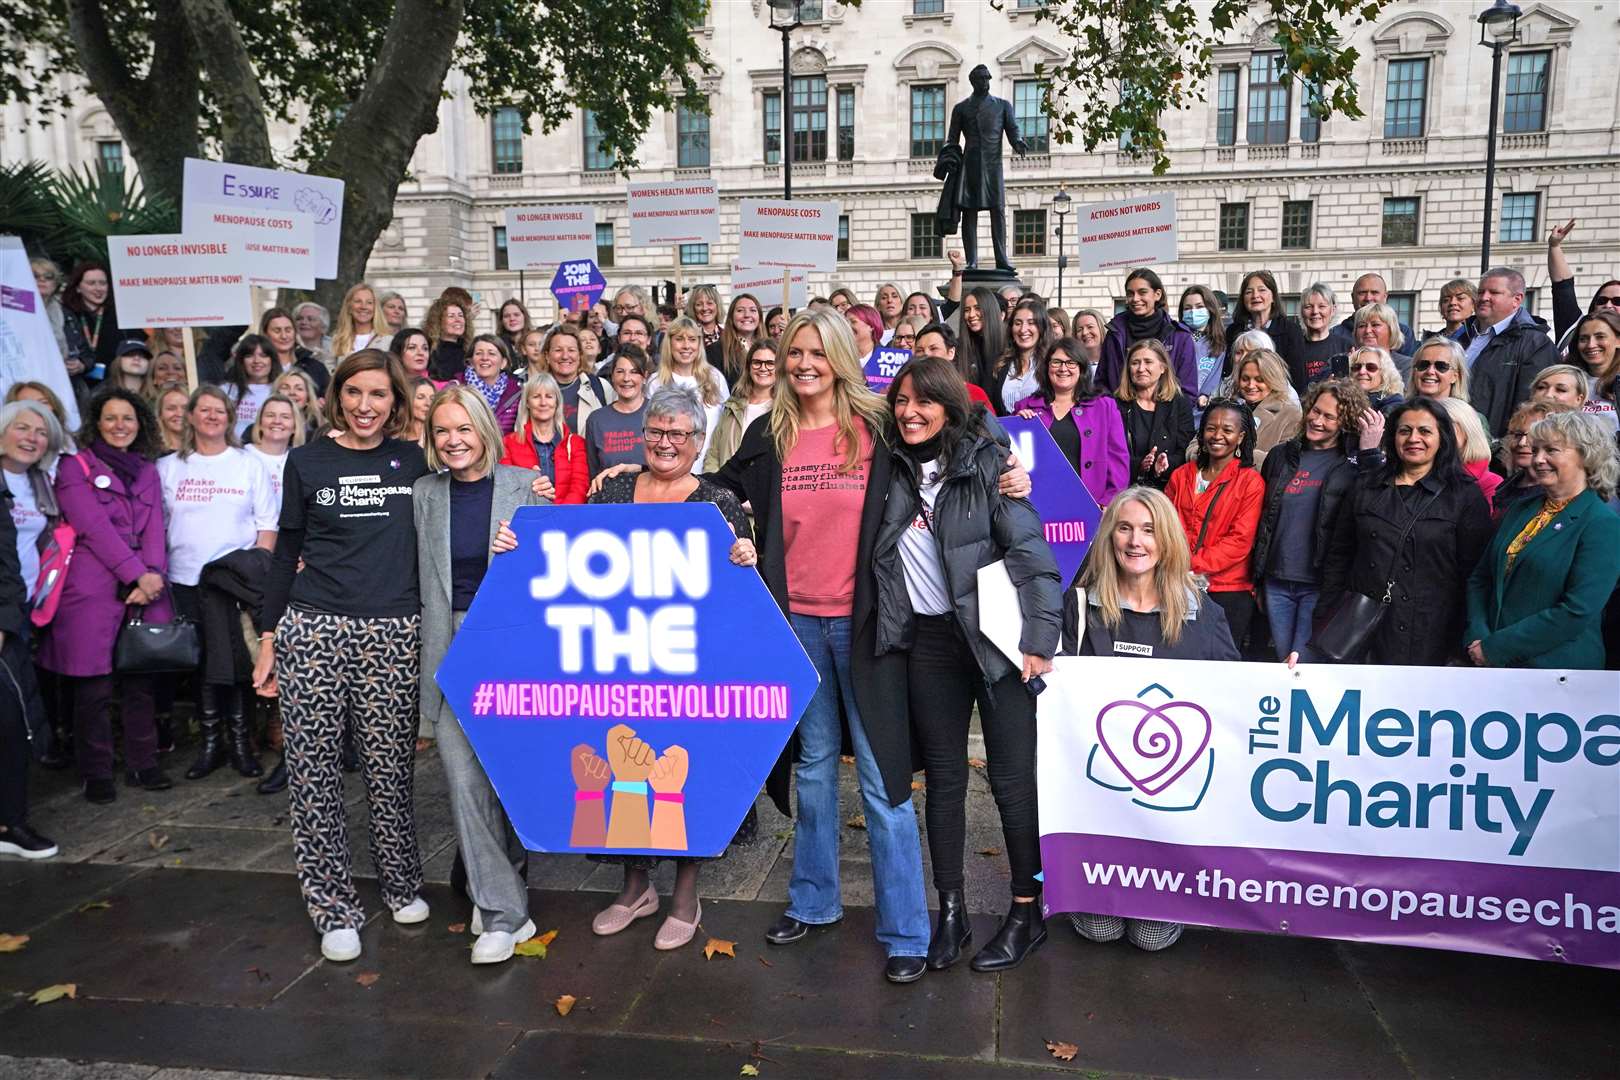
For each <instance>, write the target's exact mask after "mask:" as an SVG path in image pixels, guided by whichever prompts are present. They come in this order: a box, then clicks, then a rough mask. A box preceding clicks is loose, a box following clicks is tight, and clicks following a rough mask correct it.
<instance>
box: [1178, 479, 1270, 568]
mask: <svg viewBox="0 0 1620 1080" xmlns="http://www.w3.org/2000/svg"><path fill="white" fill-rule="evenodd" d="M1164 493H1165V494H1166V495H1168V496H1169V497H1170V501H1171V502H1172V503H1174V504H1175V507H1176V513H1177V514H1179V515H1180V516H1181V528H1182V530H1183V531H1185V532H1186V534H1187V546H1188V547H1190V548H1192V549H1193V557H1192V569H1193V573H1195V574H1203V575H1204V576H1205V577H1207V578H1208V579H1209V591H1210V592H1250V591H1252V590H1253V589H1254V582H1253V581H1252V580H1251V579H1250V577H1249V555H1250V553H1251V552H1252V551H1253V550H1254V535H1255V532H1256V530H1257V529H1258V528H1259V526H1260V511H1261V509H1262V507H1263V506H1264V505H1265V500H1266V482H1265V480H1264V479H1262V478H1261V476H1260V470H1259V469H1245V468H1242V467H1240V466H1239V465H1238V462H1237V459H1236V458H1233V459H1232V460H1230V461H1228V462H1227V463H1226V468H1224V469H1222V470H1221V474H1220V475H1219V476H1217V477H1216V478H1215V482H1214V483H1213V484H1210V485H1209V487H1208V488H1206V489H1205V490H1204V493H1203V494H1202V495H1200V494H1198V462H1196V461H1189V462H1187V463H1186V464H1185V465H1182V466H1181V467H1180V468H1178V469H1176V470H1175V471H1174V472H1172V473H1171V474H1170V483H1169V484H1167V485H1166V486H1165V489H1164ZM1217 493H1218V494H1219V496H1220V497H1219V499H1217V498H1216V495H1217ZM1211 503H1214V513H1213V514H1211V513H1210V512H1209V511H1210V504H1211ZM1206 514H1207V515H1208V516H1209V525H1208V527H1207V528H1206V527H1205V525H1204V518H1205V515H1206ZM1200 532H1202V533H1203V537H1204V539H1203V543H1202V544H1200V543H1199V542H1198V537H1199V533H1200Z"/></svg>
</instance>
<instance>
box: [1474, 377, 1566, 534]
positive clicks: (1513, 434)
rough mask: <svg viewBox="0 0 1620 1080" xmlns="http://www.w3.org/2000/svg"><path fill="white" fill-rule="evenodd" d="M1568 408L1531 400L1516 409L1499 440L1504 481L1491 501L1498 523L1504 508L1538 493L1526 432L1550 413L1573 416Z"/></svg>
mask: <svg viewBox="0 0 1620 1080" xmlns="http://www.w3.org/2000/svg"><path fill="white" fill-rule="evenodd" d="M1574 411H1575V410H1574V409H1572V408H1570V407H1569V406H1568V405H1560V404H1558V403H1557V402H1554V401H1545V400H1543V401H1537V400H1535V399H1531V400H1530V401H1527V402H1525V403H1524V404H1523V405H1520V406H1519V407H1518V409H1517V410H1515V411H1514V413H1513V415H1512V416H1511V417H1510V418H1509V419H1508V426H1507V434H1506V435H1503V436H1502V463H1503V464H1504V465H1506V466H1507V469H1508V474H1507V478H1506V479H1504V480H1503V481H1502V483H1501V484H1499V485H1498V486H1497V488H1496V495H1495V497H1494V498H1493V499H1492V500H1491V517H1493V518H1495V519H1498V520H1500V519H1501V517H1502V515H1503V514H1504V513H1505V512H1506V510H1507V508H1508V507H1510V506H1512V505H1513V504H1514V503H1516V502H1518V501H1519V500H1520V499H1523V498H1528V497H1529V496H1531V495H1538V494H1540V492H1541V485H1540V483H1538V482H1537V480H1536V475H1535V473H1534V472H1532V471H1531V465H1532V464H1533V463H1534V456H1535V455H1534V452H1533V450H1534V448H1533V447H1532V445H1531V441H1530V429H1531V428H1533V427H1535V425H1536V421H1538V420H1540V419H1542V418H1543V417H1546V416H1551V415H1552V414H1553V413H1561V412H1574Z"/></svg>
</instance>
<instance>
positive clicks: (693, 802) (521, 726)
mask: <svg viewBox="0 0 1620 1080" xmlns="http://www.w3.org/2000/svg"><path fill="white" fill-rule="evenodd" d="M512 530H513V532H515V533H516V534H517V538H518V547H517V550H515V551H512V552H509V553H507V554H505V555H501V556H498V557H496V558H494V559H491V560H490V565H489V572H488V573H487V574H486V575H485V577H484V582H483V585H482V586H481V587H480V588H479V590H478V595H477V596H476V597H475V598H474V599H473V603H472V607H471V608H469V609H468V611H467V618H466V621H465V622H464V623H463V625H462V627H461V630H460V632H458V633H457V634H456V636H455V639H454V640H453V641H452V642H451V644H450V650H449V652H448V653H447V654H446V656H445V659H444V662H443V663H442V664H441V665H440V666H439V670H438V672H437V673H436V678H437V679H438V683H439V688H440V689H441V690H442V691H443V692H444V695H445V698H446V700H447V701H449V703H450V706H451V708H452V709H454V710H455V713H456V716H457V717H459V718H460V720H461V724H462V727H463V728H464V729H465V730H466V732H467V737H468V739H469V740H470V741H471V742H472V746H473V750H474V751H475V752H476V753H477V755H478V760H479V761H480V762H481V763H482V764H483V766H484V771H485V773H487V774H488V775H489V779H490V782H491V783H492V784H493V785H494V786H495V791H496V793H497V794H498V795H499V796H500V799H501V803H502V805H503V806H505V808H506V812H507V815H508V816H509V817H510V818H511V819H512V825H513V827H514V828H515V829H516V830H517V833H518V837H519V838H520V839H521V840H522V841H523V843H524V846H526V847H527V848H529V849H530V850H532V851H554V852H573V853H576V854H577V853H583V852H596V853H607V854H643V855H719V854H721V853H722V852H724V851H725V848H726V845H727V843H729V842H730V840H731V838H732V835H733V834H734V833H735V832H736V830H737V826H738V825H739V824H740V823H741V822H742V819H743V816H744V815H745V814H746V813H747V811H748V807H749V806H750V805H752V804H753V802H754V799H755V797H756V796H757V795H758V793H759V791H760V789H761V788H762V787H763V786H764V784H765V778H766V776H767V775H768V774H769V773H770V771H771V767H772V765H774V764H775V762H776V759H777V756H778V755H779V754H780V753H781V751H782V747H783V746H785V745H786V744H787V740H788V736H789V735H790V734H791V733H792V731H793V726H794V725H795V724H796V723H798V720H799V716H800V714H802V713H803V712H804V708H805V706H806V705H807V704H809V702H810V697H811V695H813V694H814V693H815V691H816V686H817V683H818V679H817V677H816V670H815V668H814V667H813V666H812V665H811V663H810V660H809V658H808V657H807V656H806V655H805V653H804V649H803V648H802V647H800V645H799V641H798V638H796V637H795V636H794V634H793V631H792V629H791V628H790V627H789V626H788V623H787V620H786V619H785V618H783V616H782V613H781V610H780V609H779V608H778V607H777V606H776V602H775V601H774V600H773V599H772V598H771V594H770V592H769V590H767V589H766V587H765V583H764V582H763V581H762V580H761V579H760V577H759V574H758V573H757V572H756V571H755V570H753V569H752V568H750V567H741V566H736V565H734V564H733V563H732V562H731V560H730V551H731V546H732V543H733V541H734V540H735V537H734V536H733V534H732V531H731V528H730V527H729V526H728V525H727V524H726V521H725V518H723V517H722V516H721V514H720V511H719V509H718V508H716V507H714V506H712V505H709V504H704V503H680V504H672V505H667V506H647V505H642V506H531V507H524V508H522V509H520V510H519V511H518V512H517V515H516V517H515V520H513V522H512Z"/></svg>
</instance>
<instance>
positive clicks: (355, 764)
mask: <svg viewBox="0 0 1620 1080" xmlns="http://www.w3.org/2000/svg"><path fill="white" fill-rule="evenodd" d="M338 761H339V762H340V763H341V764H342V765H343V771H344V772H349V773H352V772H359V771H360V754H359V753H358V752H357V751H356V750H355V748H354V729H353V728H351V727H350V726H349V722H348V721H347V720H345V721H343V742H342V743H341V744H340V745H339V748H338Z"/></svg>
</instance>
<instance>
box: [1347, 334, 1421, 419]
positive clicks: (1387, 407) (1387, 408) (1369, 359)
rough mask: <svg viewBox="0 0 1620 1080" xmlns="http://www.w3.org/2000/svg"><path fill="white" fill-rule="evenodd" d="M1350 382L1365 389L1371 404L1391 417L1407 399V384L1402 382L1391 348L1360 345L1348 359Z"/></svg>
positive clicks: (1352, 350) (1351, 351) (1368, 401)
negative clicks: (1390, 351) (1405, 393)
mask: <svg viewBox="0 0 1620 1080" xmlns="http://www.w3.org/2000/svg"><path fill="white" fill-rule="evenodd" d="M1345 365H1346V366H1347V367H1348V368H1349V371H1350V381H1351V382H1353V383H1355V384H1356V385H1357V386H1359V387H1361V389H1362V391H1363V392H1365V393H1366V395H1367V403H1368V404H1369V405H1371V406H1372V407H1373V408H1375V409H1377V410H1378V411H1379V412H1381V413H1383V414H1384V415H1385V416H1388V415H1389V414H1390V413H1392V412H1394V411H1395V410H1396V409H1397V408H1399V407H1400V405H1401V403H1402V402H1404V401H1405V400H1406V398H1405V396H1404V391H1405V389H1406V384H1405V383H1403V382H1402V381H1401V372H1400V369H1399V368H1397V367H1396V366H1395V358H1394V357H1392V356H1391V355H1390V354H1389V350H1388V349H1380V348H1379V347H1378V346H1376V345H1357V346H1356V347H1355V348H1353V349H1351V350H1350V352H1349V353H1348V354H1347V355H1346V357H1345Z"/></svg>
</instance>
